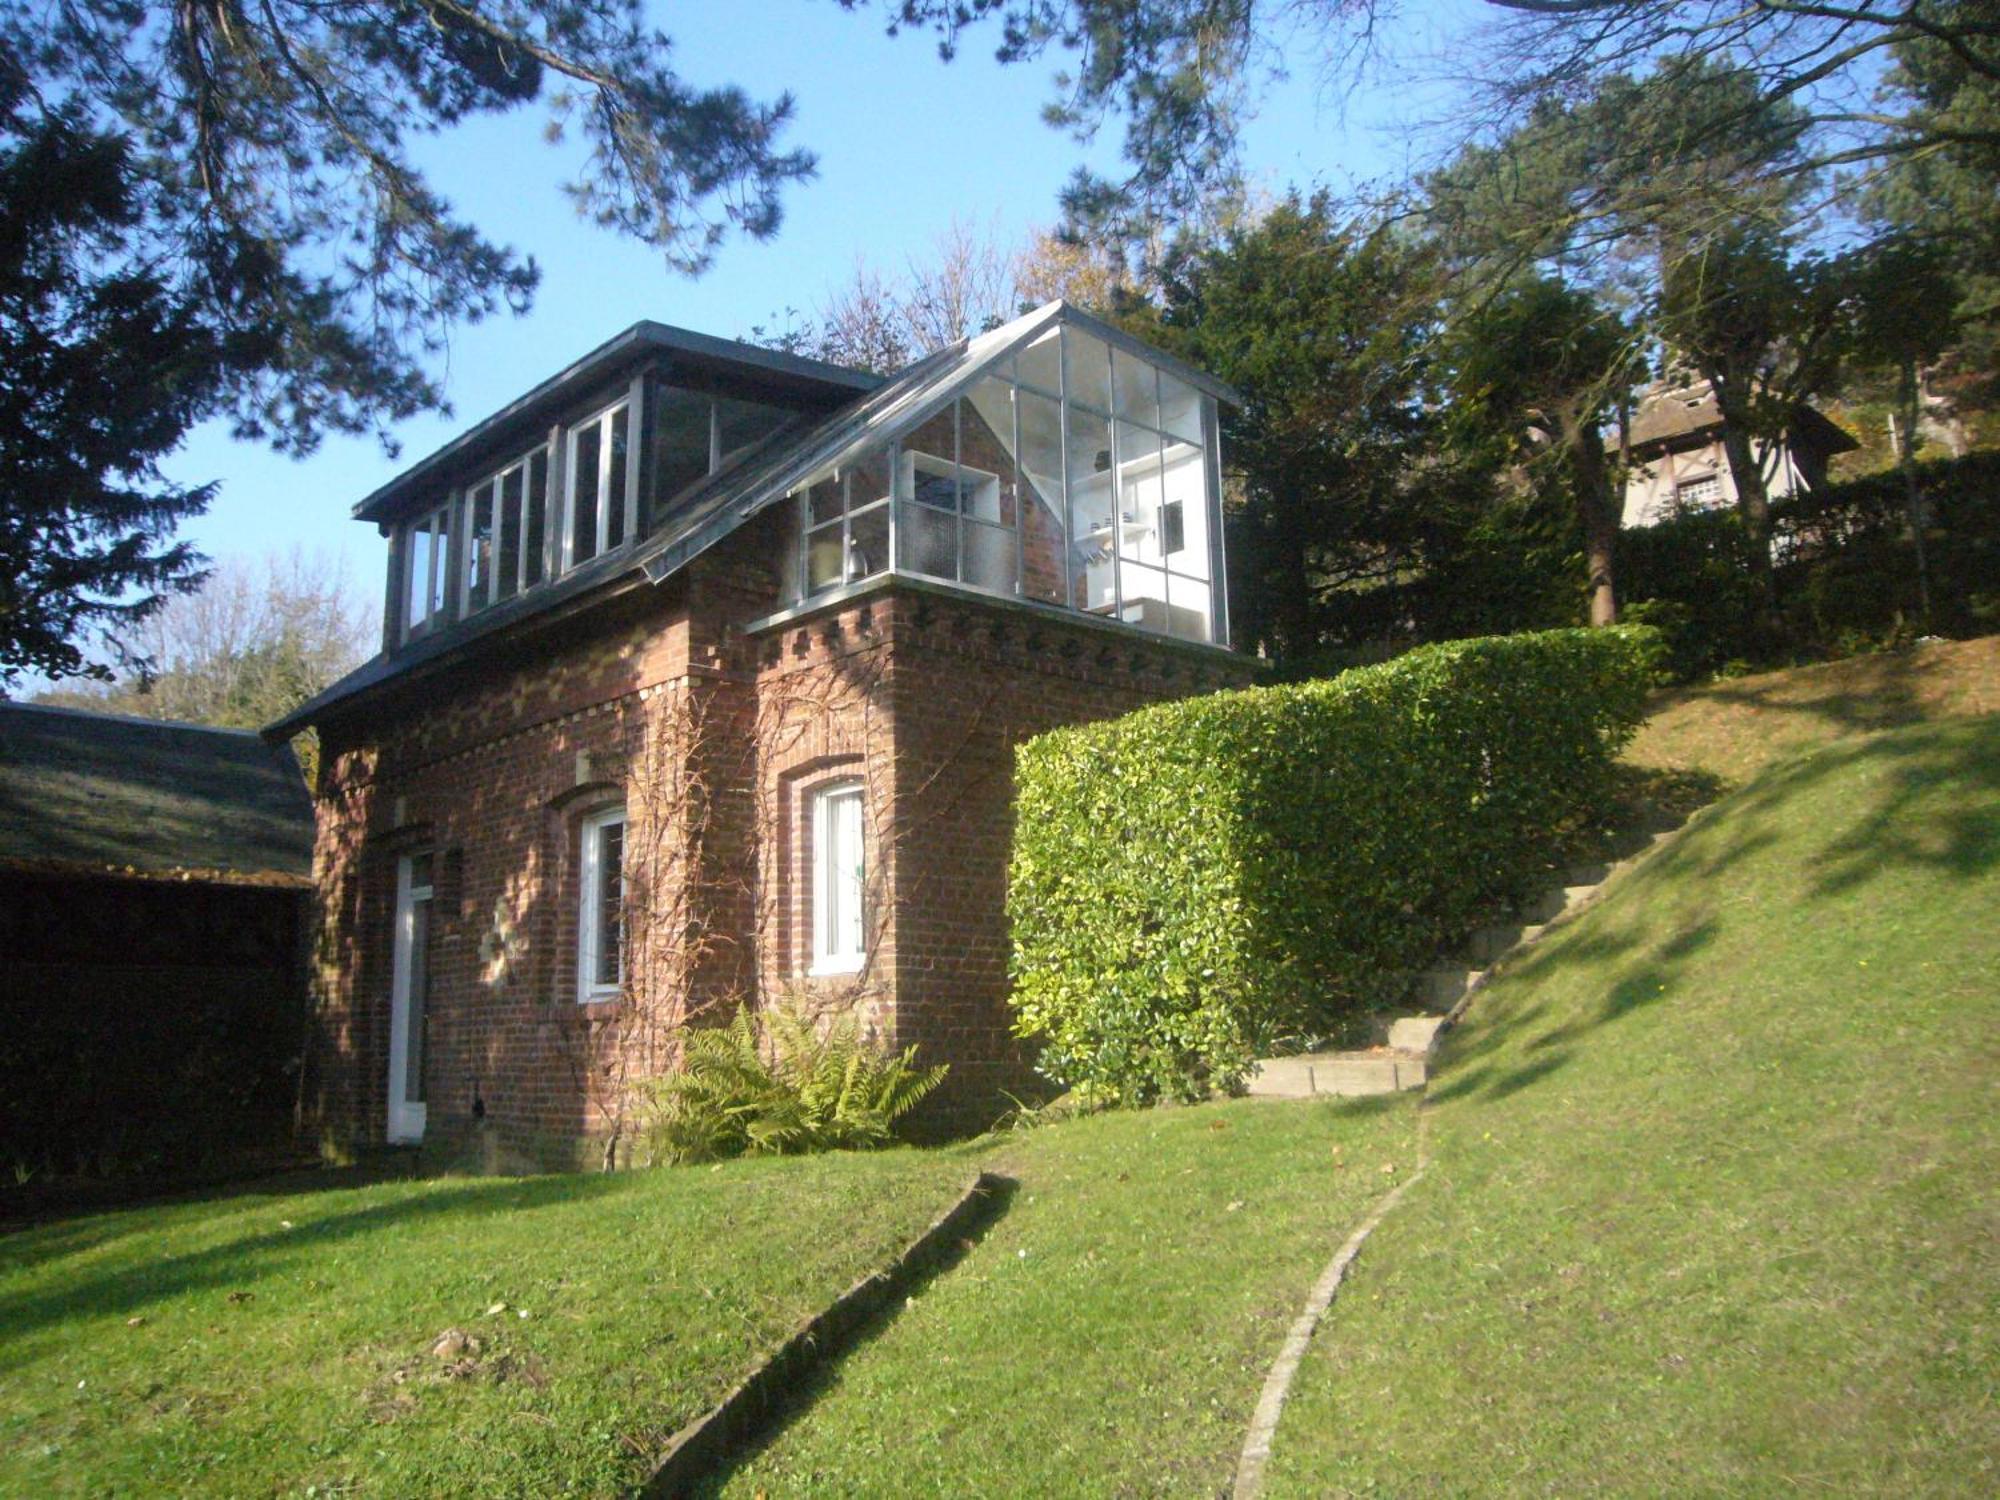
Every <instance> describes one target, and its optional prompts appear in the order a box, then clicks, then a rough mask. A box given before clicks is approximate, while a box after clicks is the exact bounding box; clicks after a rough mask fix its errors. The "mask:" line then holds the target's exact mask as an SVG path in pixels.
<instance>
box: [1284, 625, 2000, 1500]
mask: <svg viewBox="0 0 2000 1500" xmlns="http://www.w3.org/2000/svg"><path fill="white" fill-rule="evenodd" d="M1975 645H1976V646H1982V647H1983V648H1984V649H1985V650H1986V651H1987V653H1988V654H1987V655H1986V656H1985V657H1984V658H1983V661H1984V663H1985V665H1984V667H1983V668H1982V670H1984V671H1987V672H1990V671H1991V665H1992V662H1993V661H1994V659H1995V658H1994V657H1993V656H1992V655H1991V654H1990V653H1991V645H1990V643H1975ZM1947 649H1949V650H1952V651H1967V650H1970V649H1971V648H1947ZM1799 679H1806V681H1805V683H1804V685H1803V686H1801V683H1800V681H1799ZM1819 681H1820V682H1821V683H1822V684H1824V682H1825V681H1826V679H1819ZM1743 687H1744V685H1741V684H1738V685H1728V684H1725V685H1724V686H1723V687H1722V688H1719V689H1713V690H1710V691H1711V692H1713V693H1718V694H1728V693H1729V692H1731V691H1732V688H1734V689H1735V690H1738V691H1741V690H1743ZM1750 691H1751V693H1752V698H1751V700H1750V705H1749V706H1751V707H1755V708H1757V709H1758V711H1759V713H1760V715H1765V716H1771V715H1772V714H1773V711H1775V717H1777V718H1778V719H1780V720H1782V721H1786V722H1791V721H1790V720H1789V719H1788V717H1787V716H1788V715H1790V714H1791V713H1792V706H1797V705H1800V704H1802V703H1805V702H1807V701H1808V700H1809V699H1810V700H1813V701H1816V702H1817V704H1818V706H1813V707H1800V708H1799V710H1798V711H1799V713H1800V714H1801V715H1802V716H1803V717H1802V718H1801V719H1800V720H1798V721H1797V722H1801V723H1803V722H1807V721H1811V722H1815V723H1818V724H1819V725H1820V726H1821V728H1820V733H1821V737H1822V738H1824V737H1827V736H1828V735H1831V734H1832V733H1834V732H1835V731H1836V730H1837V728H1838V725H1839V724H1840V722H1841V712H1840V711H1839V710H1836V709H1834V708H1833V707H1831V706H1830V702H1831V701H1836V700H1837V697H1838V695H1837V694H1836V695H1835V696H1834V700H1829V698H1828V697H1827V696H1826V695H1825V694H1822V693H1819V692H1818V691H1817V690H1816V689H1814V688H1813V687H1812V678H1811V674H1807V673H1800V674H1796V675H1795V678H1794V680H1793V681H1791V682H1789V683H1787V682H1773V683H1771V684H1769V685H1768V686H1767V687H1765V688H1752V689H1750ZM1690 701H1691V702H1692V701H1693V700H1690ZM1725 701H1726V700H1725ZM1788 705H1790V706H1788ZM1828 715H1831V716H1832V718H1831V720H1830V721H1829V719H1828V718H1827V716H1828ZM1708 719H1709V724H1708V728H1709V729H1710V730H1711V731H1716V734H1715V737H1714V739H1713V740H1712V741H1711V742H1710V743H1709V745H1708V748H1707V749H1706V750H1705V751H1703V752H1702V753H1704V754H1706V755H1707V756H1708V757H1709V759H1708V767H1709V768H1713V769H1716V770H1721V771H1724V772H1725V774H1726V773H1727V769H1728V768H1727V767H1725V766H1723V765H1721V764H1719V763H1718V758H1719V757H1720V756H1722V755H1727V756H1730V757H1733V758H1734V764H1735V765H1736V767H1737V768H1739V769H1740V768H1741V767H1743V766H1745V765H1747V764H1748V763H1750V762H1752V761H1754V760H1755V759H1757V758H1759V757H1760V755H1761V749H1760V747H1758V746H1755V745H1753V744H1752V742H1751V739H1750V737H1749V736H1748V735H1736V734H1731V735H1727V736H1725V735H1723V734H1721V733H1720V729H1721V728H1722V727H1723V716H1722V715H1719V714H1710V715H1708ZM1691 722H1692V712H1691V711H1690V714H1689V716H1687V717H1684V718H1683V720H1682V722H1681V727H1683V728H1686V727H1689V725H1690V724H1691ZM1737 727H1740V726H1737ZM1675 728H1676V725H1675V723H1674V721H1673V720H1671V719H1669V720H1668V721H1667V722H1665V723H1664V724H1663V723H1661V722H1659V721H1656V722H1655V724H1654V725H1653V726H1652V727H1651V729H1649V731H1648V733H1649V735H1650V736H1651V739H1652V743H1653V744H1654V746H1656V747H1659V746H1664V745H1668V744H1670V743H1671V732H1672V731H1674V730H1675ZM1684 763H1686V764H1700V762H1699V761H1697V760H1693V759H1690V760H1689V761H1687V762H1684ZM1997 1023H2000V719H1991V718H1989V719H1985V720H1974V721H1967V722H1960V723H1956V724H1939V725H1932V726H1923V727H1917V728H1912V729H1906V730H1900V731H1896V732H1893V733H1888V734H1882V735H1876V736H1868V737H1861V738H1852V737H1850V738H1846V739H1842V740H1839V741H1838V742H1833V743H1828V744H1826V745H1825V746H1824V748H1822V749H1820V750H1819V751H1818V752H1817V753H1816V754H1814V755H1811V756H1809V757H1807V758H1805V759H1802V760H1798V761H1793V762H1790V763H1787V764H1785V765H1783V766H1780V767H1778V768H1776V769H1775V770H1773V771H1771V772H1769V773H1768V774H1766V775H1764V776H1763V777H1761V778H1760V779H1758V780H1755V781H1754V782H1752V783H1751V784H1750V785H1749V786H1747V787H1745V788H1744V789H1743V790H1741V791H1739V792H1737V793H1735V794H1734V795H1733V796H1732V797H1730V798H1729V799H1728V800H1727V801H1726V802H1725V803H1723V804H1721V805H1719V806H1718V807H1716V808H1715V809H1714V810H1713V811H1711V812H1710V813H1709V814H1708V815H1707V816H1706V817H1705V818H1704V819H1703V821H1701V822H1700V823H1698V824H1697V825H1695V826H1694V827H1692V828H1690V829H1689V830H1688V831H1687V833H1686V834H1685V835H1683V837H1682V838H1681V839H1680V840H1679V841H1678V842H1677V843H1676V844H1675V845H1673V846H1672V847H1671V848H1670V849H1668V850H1666V851H1663V852H1662V854H1661V855H1660V856H1659V857H1656V858H1655V859H1654V860H1652V861H1651V862H1649V864H1648V865H1646V866H1645V867H1643V868H1642V869H1641V870H1639V871H1638V872H1635V874H1634V875H1633V876H1632V877H1630V878H1628V879H1626V880H1624V881H1621V883H1620V884H1619V885H1618V886H1617V887H1615V888H1614V889H1613V890H1612V891H1611V892H1608V893H1607V895H1606V898H1605V900H1604V901H1603V902H1602V903H1600V904H1599V905H1598V906H1597V907H1596V908H1594V909H1593V910H1592V911H1591V912H1589V913H1588V914H1587V915H1586V916H1585V917H1583V918H1582V919H1581V920H1579V921H1577V922H1576V923H1574V924H1572V925H1570V926H1568V927H1567V928H1565V929H1563V930H1562V931H1560V932H1559V933H1558V934H1552V935H1551V937H1550V939H1549V940H1548V941H1546V942H1545V943H1543V944H1542V945H1540V946H1539V947H1538V948H1536V949H1535V950H1534V951H1533V953H1532V955H1531V956H1530V957H1528V958H1527V959H1526V960H1525V961H1523V962H1521V963H1520V964H1519V965H1518V966H1516V967H1514V968H1513V969H1512V970H1511V972H1508V973H1507V974H1505V975H1504V976H1503V977H1501V978H1500V979H1498V980H1497V981H1496V982H1495V983H1493V984H1492V985H1491V986H1490V987H1489V988H1488V989H1487V990H1486V991H1485V993H1484V994H1483V995H1482V996H1481V998H1480V1000H1479V1002H1478V1003H1477V1004H1476V1005H1475V1006H1474V1008H1473V1010H1472V1011H1471V1013H1470V1016H1469V1018H1468V1022H1467V1024H1466V1025H1465V1026H1464V1027H1463V1028H1462V1029H1461V1031H1460V1032H1459V1033H1458V1034H1457V1035H1456V1036H1455V1037H1454V1038H1453V1039H1452V1041H1451V1043H1450V1044H1449V1045H1448V1048H1447V1052H1446V1056H1445V1059H1444V1066H1443V1069H1442V1071H1441V1073H1440V1075H1439V1077H1438V1078H1437V1080H1436V1081H1435V1082H1434V1083H1433V1085H1432V1090H1431V1096H1430V1103H1429V1105H1428V1106H1427V1109H1428V1116H1429V1123H1430V1135H1429V1139H1430V1149H1431V1156H1432V1164H1431V1168H1430V1172H1429V1175H1428V1176H1427V1177H1426V1178H1425V1180H1424V1181H1423V1182H1422V1183H1420V1184H1419V1185H1418V1187H1417V1188H1416V1189H1415V1190H1413V1192H1412V1193H1411V1195H1410V1196H1409V1198H1408V1199H1406V1200H1405V1202H1404V1203H1403V1205H1402V1206H1401V1208H1400V1209H1399V1210H1398V1211H1397V1212H1396V1213H1395V1214H1394V1215H1392V1216H1391V1217H1390V1218H1389V1219H1388V1221H1386V1222H1385V1223H1384V1224H1383V1226H1382V1227H1381V1228H1380V1229H1379V1230H1378V1231H1377V1232H1376V1234H1375V1236H1374V1238H1373V1239H1372V1240H1371V1241H1370V1242H1369V1245H1368V1248H1367V1250H1366V1251H1365V1252H1364V1254H1363V1256H1362V1259H1361V1261H1360V1262H1359V1264H1358V1266H1357V1267H1356V1271H1355V1274H1354V1276H1353V1277H1351V1278H1350V1280H1349V1282H1348V1285H1347V1288H1346V1289H1345V1290H1344V1291H1343V1293H1342V1295H1341V1299H1340V1301H1339V1302H1338V1303H1337V1304H1336V1305H1335V1307H1334V1310H1333V1313H1332V1315H1331V1317H1330V1318H1329V1320H1328V1322H1327V1323H1326V1324H1324V1325H1323V1326H1322V1328H1321V1330H1320V1334H1319V1337H1318V1338H1317V1340H1316V1341H1315V1343H1314V1346H1313V1349H1312V1352H1311V1353H1310V1355H1309V1356H1308V1360H1307V1363H1306V1365H1305V1367H1304V1368H1303V1369H1302V1371H1301V1373H1300V1378H1299V1383H1298V1385H1297V1387H1296V1388H1295V1390H1294V1394H1293V1398H1292V1402H1291V1404H1290V1405H1289V1406H1288V1408H1287V1411H1286V1414H1285V1419H1284V1422H1283V1425H1282V1426H1281V1428H1280V1430H1279V1433H1278V1440H1277V1443H1276V1452H1275V1457H1274V1461H1273V1466H1272V1471H1271V1485H1270V1491H1269V1492H1270V1493H1272V1494H1274V1495H1311V1496H1321V1495H1344V1494H1374V1493H1448V1494H1478V1493H1490V1492H1507V1493H1528V1492H1532V1493H1537V1494H1575V1493H1580V1492H1585V1491H1590V1492H1606V1491H1609V1492H1614V1493H1625V1494H1664V1493H1675V1494H1690V1493H1691V1494H1741V1493H1772V1492H1785V1493H1792V1492H1806V1493H1816V1494H1860V1493H1896V1494H1966V1495H1982V1496H1983V1495H1990V1494H1993V1493H1995V1492H2000V1402H1996V1399H1995V1397H1996V1385H2000V1318H1996V1305H1995V1289H1996V1287H2000V1196H1996V1194H1995V1191H1994V1184H1995V1183H1996V1182H2000V1150H1997V1149H1996V1139H2000V1136H1996V1129H1995V1114H1994V1109H1995V1104H1996V1099H1995V1083H1996V1079H2000V1024H1997Z"/></svg>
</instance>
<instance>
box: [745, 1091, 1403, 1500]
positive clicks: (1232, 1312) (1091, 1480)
mask: <svg viewBox="0 0 2000 1500" xmlns="http://www.w3.org/2000/svg"><path fill="white" fill-rule="evenodd" d="M1412 1104H1413V1101H1411V1100H1410V1099H1408V1098H1398V1099H1394V1100H1387V1101H1383V1100H1358V1101H1354V1102H1353V1103H1351V1104H1334V1103H1317V1104H1283V1103H1272V1102H1266V1101H1257V1100H1241V1101H1237V1102H1234V1103H1229V1104H1219V1105H1210V1106H1205V1107H1203V1108H1199V1109H1179V1110H1156V1111H1150V1112H1145V1113H1130V1114H1114V1115H1103V1116H1097V1117H1094V1118H1090V1119H1085V1120H1079V1121H1075V1122H1072V1123H1069V1124H1063V1125H1052V1126H1048V1127H1045V1128H1043V1129H1041V1130H1037V1131H1034V1132H1032V1133H1030V1134H1028V1135H1026V1136H1024V1137H1022V1138H1021V1140H1020V1142H1019V1144H1018V1145H1017V1146H1015V1147H1013V1148H1012V1149H1011V1150H1010V1151H1009V1152H1008V1153H1007V1154H1006V1155H1005V1157H1004V1158H1003V1159H1002V1160H1001V1161H1000V1162H999V1165H1000V1166H1001V1167H1002V1168H1003V1169H1005V1170H1008V1171H1010V1172H1012V1173H1013V1174H1014V1175H1015V1176H1016V1177H1017V1178H1018V1179H1019V1181H1020V1183H1021V1186H1020V1189H1019V1190H1018V1192H1017V1193H1016V1194H1015V1196H1014V1199H1013V1201H1012V1203H1011V1204H1010V1205H1009V1207H1008V1210H1007V1212H1006V1214H1005V1215H1004V1216H1003V1217H1002V1218H1001V1219H1000V1220H999V1221H998V1222H997V1223H996V1224H995V1225H994V1226H993V1228H992V1229H991V1230H990V1231H989V1232H988V1233H987V1234H986V1236H985V1237H984V1238H982V1239H981V1241H980V1242H979V1244H978V1245H977V1246H976V1247H974V1248H973V1249H972V1250H971V1251H970V1253H968V1254H967V1256H966V1257H965V1259H964V1260H963V1261H962V1262H961V1263H960V1264H959V1266H958V1267H957V1268H956V1269H955V1270H953V1271H952V1272H950V1273H949V1274H948V1275H946V1276H944V1277H942V1278H940V1279H939V1280H938V1281H936V1282H935V1283H933V1284H932V1286H931V1287H930V1288H929V1289H927V1290H926V1291H925V1292H924V1293H923V1294H922V1295H921V1296H920V1297H919V1298H918V1299H917V1300H916V1301H915V1302H914V1303H913V1304H912V1305H910V1306H908V1307H906V1308H905V1309H903V1310H902V1312H901V1313H899V1315H898V1316H897V1317H896V1318H895V1319H894V1321H893V1322H891V1323H890V1324H889V1325H888V1326H887V1327H886V1328H885V1329H883V1330H882V1331H881V1332H880V1333H879V1334H878V1335H877V1336H876V1337H875V1338H874V1339H873V1340H872V1341H871V1342H869V1343H868V1344H866V1345H864V1346H863V1347H862V1348H860V1349H859V1350H858V1351H856V1352H855V1353H854V1354H852V1355H850V1356H849V1357H848V1358H847V1359H845V1360H843V1361H842V1363H841V1364H840V1366H839V1368H838V1370H837V1372H835V1374H834V1375H833V1376H832V1377H831V1379H830V1381H829V1383H828V1385H827V1386H826V1388H825V1389H824V1390H823V1391H822V1392H820V1393H819V1395H818V1398H817V1399H816V1400H814V1401H813V1402H812V1404H811V1406H810V1407H809V1408H808V1409H806V1410H805V1411H804V1412H802V1413H801V1414H800V1416H799V1417H798V1418H797V1420H796V1421H795V1422H794V1423H793V1425H792V1426H791V1427H789V1428H787V1429H786V1430H785V1431H784V1432H783V1433H782V1434H781V1435H780V1436H779V1437H778V1439H777V1440H776V1441H775V1442H774V1443H773V1445H772V1446H771V1447H770V1448H769V1449H768V1450H767V1451H766V1452H764V1453H762V1454H760V1455H758V1456H756V1457H755V1458H754V1459H753V1461H752V1462H751V1463H750V1464H748V1465H747V1466H746V1467H745V1469H744V1470H743V1471H742V1472H740V1473H738V1474H737V1475H736V1476H735V1477H734V1479H733V1481H732V1482H731V1483H730V1484H729V1485H728V1487H727V1489H728V1493H730V1494H742V1495H746V1496H747V1495H755V1494H770V1495H800V1494H811V1495H829V1494H831V1495H840V1494H853V1495H871V1496H873V1495H952V1494H958V1495H972V1494H986V1495H1010V1494H1030V1495H1114V1494H1122V1495H1145V1494H1214V1493H1216V1492H1217V1491H1218V1490H1220V1489H1224V1488H1226V1487H1227V1484H1228V1480H1229V1475H1230V1472H1231V1470H1232V1468H1233V1466H1234V1463H1235V1459H1236V1453H1237V1450H1238V1448H1240V1447H1241V1445H1242V1442H1243V1433H1244V1429H1245V1428H1246V1427H1247V1426H1248V1424H1249V1419H1250V1412H1251V1409H1252V1408H1253V1407H1254V1405H1255V1404H1256V1399H1257V1393H1258V1390H1259V1388H1260V1387H1261V1385H1262V1382H1263V1379H1264V1372H1265V1369H1266V1367H1267V1366H1268V1364H1269V1362H1270V1360H1271V1358H1272V1356H1273V1355H1274V1354H1275V1353H1276V1352H1277V1349H1278V1345H1279V1343H1280V1342H1281V1341H1282V1339H1283V1336H1284V1330H1285V1328H1286V1326H1287V1325H1288V1324H1289V1322H1290V1320H1291V1319H1292V1317H1293V1316H1294V1315H1295V1314H1296V1312H1297V1310H1298V1307H1299V1304H1300V1303H1301V1302H1302V1301H1303V1300H1304V1297H1305V1292H1306V1289H1307V1288H1308V1287H1309V1286H1310V1285H1311V1283H1312V1281H1313V1278H1314V1277H1315V1276H1316V1275H1317V1274H1318V1272H1319V1269H1320V1267H1321V1266H1322V1265H1323V1264H1324V1263H1325V1261H1326V1258H1327V1257H1328V1256H1329V1255H1330V1254H1331V1253H1332V1252H1333V1250H1334V1248H1335V1247H1336V1246H1337V1245H1338V1244H1339V1243H1340V1241H1341V1239H1342V1238H1343V1236H1344V1235H1345V1234H1346V1233H1347V1231H1348V1228H1349V1226H1351V1225H1352V1223H1353V1222H1354V1220H1355V1219H1356V1218H1357V1217H1358V1215H1359V1214H1360V1212H1361V1210H1362V1208H1363V1207H1364V1205H1366V1204H1367V1203H1368V1202H1370V1201H1371V1200H1372V1199H1373V1198H1374V1197H1375V1196H1377V1195H1378V1194H1380V1193H1381V1192H1382V1191H1383V1190H1384V1186H1385V1184H1387V1183H1389V1182H1391V1181H1393V1180H1394V1178H1395V1172H1394V1171H1390V1172H1384V1170H1383V1168H1384V1167H1385V1166H1389V1167H1394V1168H1396V1169H1398V1170H1403V1171H1407V1169H1408V1167H1409V1165H1410V1163H1411V1161H1412V1159H1413V1149H1414V1145H1415V1130H1414V1119H1415V1110H1414V1108H1413V1107H1412Z"/></svg>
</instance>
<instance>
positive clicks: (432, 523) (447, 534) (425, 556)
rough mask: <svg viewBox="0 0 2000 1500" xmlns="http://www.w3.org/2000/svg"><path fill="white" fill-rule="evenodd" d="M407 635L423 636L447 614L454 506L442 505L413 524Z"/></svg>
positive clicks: (407, 565) (406, 583)
mask: <svg viewBox="0 0 2000 1500" xmlns="http://www.w3.org/2000/svg"><path fill="white" fill-rule="evenodd" d="M404 558H405V561H404V567H403V609H404V614H403V632H404V634H405V635H406V636H415V635H420V634H422V633H423V632H424V631H426V630H429V629H430V628H431V627H432V626H433V625H435V624H436V623H437V622H438V620H439V619H440V618H441V617H442V616H443V614H444V602H445V595H446V593H447V591H448V586H449V583H450V578H451V575H450V572H449V569H450V567H451V507H450V506H449V505H441V506H439V507H438V508H437V509H436V510H434V511H432V512H431V513H430V514H429V515H427V516H425V517H423V518H422V519H421V520H419V521H416V522H414V523H412V525H411V526H410V530H409V535H408V540H407V544H406V546H405V547H404Z"/></svg>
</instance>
